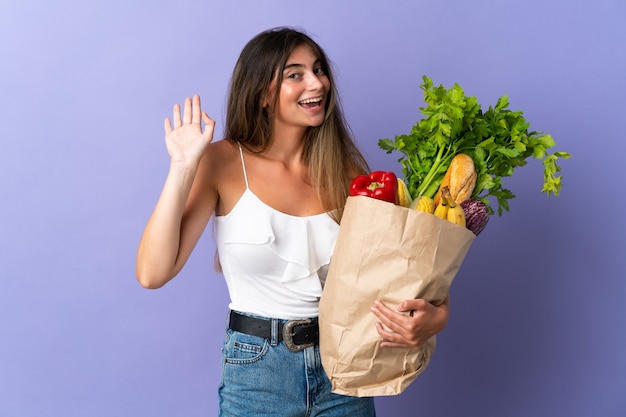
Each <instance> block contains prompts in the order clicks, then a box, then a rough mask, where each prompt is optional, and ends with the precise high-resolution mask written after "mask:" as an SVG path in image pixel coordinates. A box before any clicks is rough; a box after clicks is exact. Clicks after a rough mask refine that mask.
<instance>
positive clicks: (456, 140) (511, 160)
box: [378, 76, 571, 215]
mask: <svg viewBox="0 0 626 417" xmlns="http://www.w3.org/2000/svg"><path fill="white" fill-rule="evenodd" d="M420 88H421V89H422V90H423V92H424V101H425V103H426V104H427V105H426V106H425V107H420V110H421V112H422V114H423V117H422V118H421V119H420V120H419V121H418V122H417V123H416V124H415V125H414V126H413V127H412V128H411V131H410V133H408V134H401V135H397V136H395V138H394V139H389V138H386V139H381V140H379V142H378V146H379V147H380V148H381V149H383V150H385V151H386V152H387V153H392V152H394V151H397V152H400V153H401V154H402V156H401V157H400V158H399V159H398V162H400V164H401V165H402V173H403V175H404V181H405V182H406V184H407V187H408V189H409V192H410V193H411V196H412V197H413V198H417V197H419V196H421V195H426V196H429V197H434V195H435V194H436V192H437V190H438V189H439V185H440V184H441V181H442V180H443V177H444V175H445V173H446V171H447V169H448V167H449V165H450V161H451V160H452V158H453V157H454V156H455V155H457V154H459V153H465V154H467V155H470V156H471V157H472V159H473V160H474V165H475V167H476V171H477V174H478V177H477V181H476V187H475V188H474V192H473V193H472V198H475V199H479V200H481V201H483V202H484V203H485V204H486V205H487V207H488V209H489V212H490V213H494V211H495V210H494V208H493V207H492V205H491V204H492V203H491V200H494V199H495V202H496V204H497V212H498V214H499V215H502V212H503V211H508V210H509V200H510V199H512V198H515V195H514V194H513V193H512V192H511V191H510V190H508V189H506V188H505V187H504V185H503V183H502V179H503V178H504V177H510V176H511V175H513V172H514V170H515V168H517V167H520V166H524V165H526V163H527V159H528V158H529V157H533V158H535V159H538V160H542V161H543V166H544V180H543V188H542V190H541V191H542V192H544V193H546V194H548V195H550V194H554V195H559V192H560V190H561V176H559V175H557V174H558V172H559V171H560V170H561V168H560V167H559V165H558V162H559V160H560V159H567V158H569V157H570V156H571V155H570V154H569V153H567V152H554V153H549V152H548V150H549V149H551V148H553V147H554V146H555V141H554V139H553V138H552V136H550V135H547V134H543V132H535V131H530V130H529V129H530V124H529V123H528V122H527V121H526V119H525V118H524V115H523V113H522V112H521V111H511V110H510V109H509V101H508V96H506V95H505V96H502V97H500V98H499V99H498V101H497V103H496V105H495V106H494V107H491V106H490V107H489V108H488V109H487V111H484V112H483V110H482V108H481V106H480V104H479V103H478V101H477V99H476V97H468V96H466V95H465V94H464V92H463V89H462V88H461V87H460V86H459V85H458V84H454V85H453V86H452V87H451V88H450V89H446V88H445V87H443V86H442V85H439V86H434V85H433V82H432V80H431V79H430V78H428V77H426V76H424V77H423V84H421V85H420Z"/></svg>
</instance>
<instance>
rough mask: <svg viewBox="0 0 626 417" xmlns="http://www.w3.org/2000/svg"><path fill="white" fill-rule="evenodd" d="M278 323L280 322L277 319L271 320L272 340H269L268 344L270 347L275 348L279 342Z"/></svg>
mask: <svg viewBox="0 0 626 417" xmlns="http://www.w3.org/2000/svg"><path fill="white" fill-rule="evenodd" d="M279 323H280V321H279V320H278V319H272V338H271V340H270V344H271V345H272V346H276V345H277V344H278V341H279V334H278V324H279Z"/></svg>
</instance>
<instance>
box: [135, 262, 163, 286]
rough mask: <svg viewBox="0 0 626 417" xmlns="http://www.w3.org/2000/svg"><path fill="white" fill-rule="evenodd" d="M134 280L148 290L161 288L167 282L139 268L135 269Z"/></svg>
mask: <svg viewBox="0 0 626 417" xmlns="http://www.w3.org/2000/svg"><path fill="white" fill-rule="evenodd" d="M136 278H137V282H139V285H141V286H142V287H143V288H146V289H149V290H156V289H158V288H161V287H162V286H164V285H165V283H166V282H167V281H168V280H167V279H163V278H160V277H158V276H156V275H155V274H151V273H149V272H147V271H145V269H143V268H139V267H138V268H137V272H136Z"/></svg>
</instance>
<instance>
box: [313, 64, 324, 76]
mask: <svg viewBox="0 0 626 417" xmlns="http://www.w3.org/2000/svg"><path fill="white" fill-rule="evenodd" d="M313 72H314V73H315V75H326V69H325V68H324V67H322V66H319V67H316V68H315V69H314V70H313Z"/></svg>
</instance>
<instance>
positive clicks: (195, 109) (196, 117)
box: [191, 94, 202, 124]
mask: <svg viewBox="0 0 626 417" xmlns="http://www.w3.org/2000/svg"><path fill="white" fill-rule="evenodd" d="M201 117H202V109H201V106H200V96H199V95H198V94H196V95H194V96H193V101H192V105H191V123H193V124H199V123H200V119H201Z"/></svg>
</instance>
